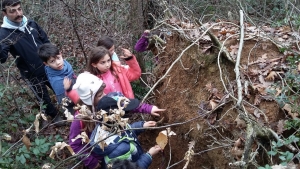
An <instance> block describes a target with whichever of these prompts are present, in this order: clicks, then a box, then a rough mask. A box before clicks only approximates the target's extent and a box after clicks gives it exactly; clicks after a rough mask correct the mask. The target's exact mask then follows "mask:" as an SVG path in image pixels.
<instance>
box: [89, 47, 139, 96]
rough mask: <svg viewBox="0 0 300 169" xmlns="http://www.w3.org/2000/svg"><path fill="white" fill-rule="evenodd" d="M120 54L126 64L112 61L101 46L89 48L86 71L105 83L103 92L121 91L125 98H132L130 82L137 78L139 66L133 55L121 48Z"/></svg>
mask: <svg viewBox="0 0 300 169" xmlns="http://www.w3.org/2000/svg"><path fill="white" fill-rule="evenodd" d="M123 51H124V56H121V57H122V58H123V59H124V60H125V61H126V64H127V65H119V64H115V63H114V62H112V59H111V57H110V55H109V52H108V50H107V49H105V48H104V47H102V46H99V47H95V48H93V49H91V51H90V54H89V56H90V57H89V62H88V71H89V72H91V73H92V74H94V75H96V76H98V77H99V78H101V79H102V80H103V81H104V83H105V84H106V88H105V89H104V93H110V92H121V93H123V94H124V96H125V97H127V98H134V94H133V91H132V88H131V85H130V82H132V81H134V80H137V79H139V77H140V76H141V68H140V66H139V63H138V62H137V60H136V58H135V56H134V55H133V54H132V53H131V52H130V51H129V50H127V49H123Z"/></svg>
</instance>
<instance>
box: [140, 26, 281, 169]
mask: <svg viewBox="0 0 300 169" xmlns="http://www.w3.org/2000/svg"><path fill="white" fill-rule="evenodd" d="M219 32H220V30H213V34H214V35H215V36H217V37H219V39H220V34H219ZM166 41H167V44H166V48H165V50H164V52H162V53H160V54H159V64H158V66H157V67H156V71H155V75H156V77H157V80H158V79H159V78H161V77H162V76H164V74H165V73H166V71H167V69H169V67H170V66H171V65H172V64H173V62H174V61H175V60H176V59H177V58H178V57H179V56H180V53H181V52H182V51H183V50H184V49H185V48H186V47H187V46H189V45H190V44H191V43H192V42H191V41H188V40H186V39H185V38H183V37H182V36H180V35H179V34H178V33H177V32H175V31H174V32H172V34H171V36H168V37H167V38H166ZM209 43H211V41H204V42H203V41H202V42H201V41H200V42H199V43H197V44H196V45H194V46H192V47H191V48H189V49H188V50H187V51H186V52H185V53H184V54H183V55H182V57H181V59H180V61H178V62H176V63H175V64H174V66H173V67H172V69H171V71H170V72H169V73H168V74H167V76H166V77H165V78H164V79H163V80H162V81H161V82H160V83H159V84H158V86H157V87H156V88H155V90H154V92H155V95H154V98H155V105H157V106H158V107H161V108H166V109H167V110H166V112H164V113H162V117H164V121H163V122H164V124H163V125H170V124H174V123H175V124H176V125H174V126H171V130H172V131H174V132H175V133H176V134H177V135H176V136H172V137H171V138H170V139H169V144H168V145H167V146H166V148H165V150H164V152H163V153H161V154H160V155H157V156H155V157H154V160H153V163H152V164H151V167H150V168H152V169H157V168H161V169H163V168H167V166H169V167H170V165H171V166H172V167H170V168H183V166H184V165H185V163H186V160H184V157H185V153H186V152H187V150H188V144H189V142H190V141H195V148H194V152H195V154H196V155H194V156H193V159H192V161H191V162H190V163H189V165H188V168H191V169H194V168H211V169H213V168H214V169H215V168H216V169H217V168H219V169H223V168H224V169H226V168H233V167H230V166H229V163H233V162H235V161H236V160H239V159H240V155H234V154H236V153H237V152H235V151H233V150H231V149H232V148H233V145H234V143H235V141H236V140H238V139H239V138H242V140H243V139H244V138H245V128H243V126H241V125H242V124H243V123H242V124H240V123H239V122H240V121H239V120H236V118H237V115H238V113H237V111H236V109H235V104H236V101H234V99H232V98H230V97H229V96H228V95H226V91H225V89H224V86H223V84H222V82H221V79H220V70H219V67H218V52H219V49H218V48H217V47H216V45H215V44H214V45H211V46H212V47H211V48H210V49H209V51H206V52H205V53H202V50H201V48H202V47H203V46H207V45H208V44H209ZM238 43H239V41H238V40H237V37H236V36H235V37H234V38H231V39H229V40H228V41H227V42H226V43H225V46H226V47H227V49H229V50H228V51H230V47H232V46H234V45H236V44H238ZM231 52H234V51H233V50H231ZM264 54H266V55H265V56H263V55H264ZM241 56H242V57H241V62H240V66H241V67H240V68H241V69H240V71H241V79H242V82H243V85H244V82H245V80H248V81H250V82H251V83H250V84H252V85H255V84H261V83H262V82H261V80H262V79H265V78H266V75H268V73H269V72H270V71H271V69H272V68H273V67H274V65H275V64H274V65H271V66H272V67H270V68H269V69H267V68H266V67H267V66H268V65H270V63H272V61H270V60H271V59H275V58H281V59H279V62H280V63H281V62H282V61H283V60H282V57H283V54H281V53H280V52H279V49H278V47H277V46H276V45H275V44H274V43H273V42H271V41H269V40H265V39H260V38H252V39H250V40H245V42H244V46H243V50H242V54H241ZM263 57H266V58H265V60H267V61H270V62H263V63H266V64H265V65H263V66H262V65H258V64H252V65H251V64H250V63H251V62H255V61H258V60H259V59H261V58H263ZM219 64H220V67H221V70H222V75H221V76H222V78H223V79H224V82H225V84H226V88H227V89H228V91H230V92H231V93H232V92H233V94H235V97H237V94H236V88H237V87H236V81H235V72H234V66H235V63H233V62H231V61H229V60H228V59H226V58H225V57H222V56H221V57H220V59H219ZM277 65H278V63H277ZM264 68H265V69H266V70H267V72H265V74H264V75H262V74H260V73H257V74H251V72H253V71H252V70H256V69H259V70H262V69H264ZM266 70H262V71H266ZM260 76H261V77H263V78H262V79H260ZM248 88H249V91H248V92H249V94H248V95H246V94H245V91H244V93H243V95H244V98H243V99H244V101H246V102H248V103H249V104H247V103H245V102H244V105H245V106H246V109H247V110H248V111H249V113H251V114H252V115H254V109H255V107H256V108H258V109H260V110H262V111H263V113H264V114H265V115H266V116H267V117H268V118H267V121H266V120H265V118H262V116H254V117H256V119H257V121H260V123H261V124H264V125H266V126H270V127H271V128H273V129H274V130H275V129H276V128H274V123H275V124H276V122H278V120H279V119H282V118H284V117H286V114H285V113H284V112H283V111H282V110H281V109H280V108H279V106H278V104H277V103H276V102H275V101H273V100H272V99H265V98H260V99H257V98H258V97H260V96H263V95H261V94H258V95H257V91H256V90H253V89H251V88H250V87H248ZM214 91H217V92H214ZM216 93H218V94H216ZM217 96H219V98H218V97H217ZM255 97H257V98H255ZM224 100H225V101H224ZM212 103H215V104H216V105H219V104H221V103H223V105H222V106H221V107H219V108H217V109H216V110H215V111H213V112H212V113H205V111H203V110H202V111H201V110H200V107H202V108H203V109H205V110H211V107H212V106H213V107H214V104H212ZM250 105H251V106H250ZM209 107H210V108H209ZM156 120H159V119H156ZM237 124H238V125H237ZM161 130H163V129H158V130H150V131H146V132H145V133H144V134H143V135H142V136H141V137H140V139H141V140H142V141H141V142H142V145H143V146H144V147H145V150H147V149H149V148H150V147H151V146H153V145H154V144H155V143H154V142H155V137H156V136H157V135H158V133H159V131H161ZM259 153H262V151H259ZM237 154H238V153H237ZM262 155H263V154H261V155H259V156H262ZM264 160H265V159H264V158H260V160H258V162H259V164H261V165H262V164H265V163H266V161H264Z"/></svg>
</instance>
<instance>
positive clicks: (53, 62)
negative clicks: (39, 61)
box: [44, 54, 64, 70]
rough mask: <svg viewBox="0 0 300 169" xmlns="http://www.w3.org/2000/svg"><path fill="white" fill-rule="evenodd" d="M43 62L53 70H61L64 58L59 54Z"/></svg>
mask: <svg viewBox="0 0 300 169" xmlns="http://www.w3.org/2000/svg"><path fill="white" fill-rule="evenodd" d="M44 64H45V65H46V66H49V67H51V68H52V69H54V70H62V69H63V68H64V60H63V58H62V55H61V54H59V55H56V56H53V57H50V58H49V59H48V61H47V62H44Z"/></svg>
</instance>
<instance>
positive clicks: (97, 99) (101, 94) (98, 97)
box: [94, 91, 106, 106]
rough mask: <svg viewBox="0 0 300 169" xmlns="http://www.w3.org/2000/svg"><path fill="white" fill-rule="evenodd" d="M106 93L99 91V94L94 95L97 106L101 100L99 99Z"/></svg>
mask: <svg viewBox="0 0 300 169" xmlns="http://www.w3.org/2000/svg"><path fill="white" fill-rule="evenodd" d="M105 95H106V94H105V93H104V92H103V91H102V92H97V94H96V95H95V97H94V105H95V106H96V105H97V104H98V102H99V100H100V99H101V98H102V97H103V96H105Z"/></svg>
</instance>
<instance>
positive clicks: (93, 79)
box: [73, 72, 103, 105]
mask: <svg viewBox="0 0 300 169" xmlns="http://www.w3.org/2000/svg"><path fill="white" fill-rule="evenodd" d="M102 84H103V81H102V80H101V79H100V78H98V77H97V76H95V75H93V74H91V73H89V72H83V73H81V74H79V75H78V77H77V80H76V83H75V84H74V85H73V89H76V90H77V93H78V95H79V98H80V99H81V100H82V101H83V103H85V104H86V105H93V101H94V97H95V95H96V93H97V91H98V90H99V88H100V87H101V85H102Z"/></svg>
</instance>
